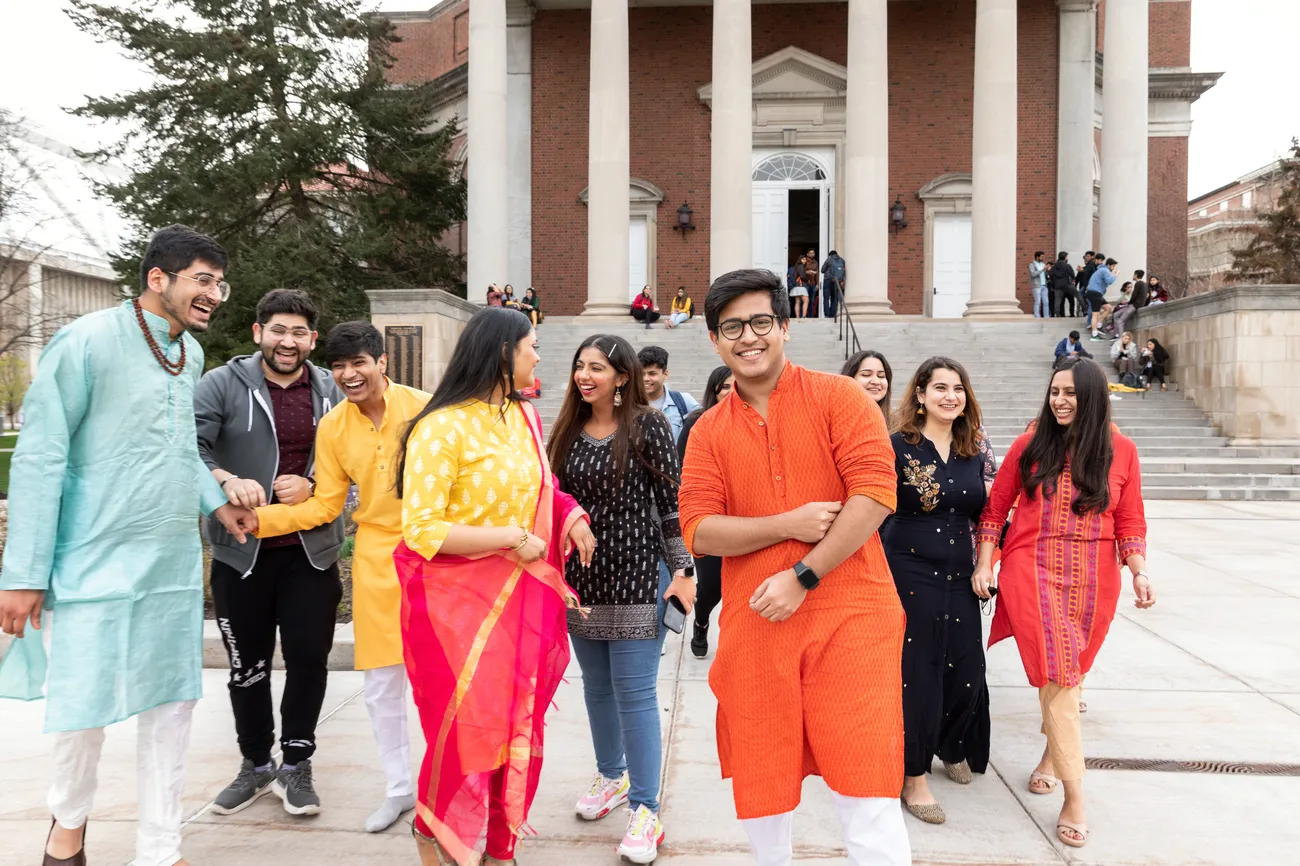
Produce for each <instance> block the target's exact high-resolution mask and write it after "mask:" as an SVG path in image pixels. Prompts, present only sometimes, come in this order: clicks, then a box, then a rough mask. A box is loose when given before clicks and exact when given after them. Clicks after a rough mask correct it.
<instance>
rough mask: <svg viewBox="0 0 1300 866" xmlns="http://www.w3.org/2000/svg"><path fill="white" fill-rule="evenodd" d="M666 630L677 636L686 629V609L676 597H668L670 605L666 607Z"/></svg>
mask: <svg viewBox="0 0 1300 866" xmlns="http://www.w3.org/2000/svg"><path fill="white" fill-rule="evenodd" d="M664 628H666V629H668V630H669V631H673V632H676V633H677V634H681V633H682V629H684V628H686V608H685V607H683V606H682V603H681V601H679V600H678V598H677V596H675V595H670V596H668V604H666V605H664Z"/></svg>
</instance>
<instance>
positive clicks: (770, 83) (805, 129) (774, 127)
mask: <svg viewBox="0 0 1300 866" xmlns="http://www.w3.org/2000/svg"><path fill="white" fill-rule="evenodd" d="M752 69H753V72H752V75H753V78H752V82H753V99H754V114H753V124H754V135H753V146H754V148H755V149H758V148H779V149H783V150H803V149H806V148H819V147H830V148H834V150H835V155H834V159H833V160H822V161H823V162H829V163H830V165H829V171H828V175H829V176H830V177H833V178H834V186H833V191H832V194H831V205H832V207H833V209H834V210H833V216H832V219H831V224H832V226H834V229H833V231H832V232H831V237H830V238H829V240H828V243H829V244H830V247H831V248H832V249H836V248H838V249H843V248H844V237H843V228H842V227H843V225H844V196H845V190H844V187H843V183H844V181H843V174H844V173H843V172H842V171H840V167H841V166H842V165H843V164H844V162H843V161H844V141H845V132H846V129H847V126H846V122H845V121H846V114H845V110H846V107H845V94H846V93H847V91H848V75H849V71H848V69H847V68H846V67H844V66H841V65H840V64H838V63H835V62H834V61H832V60H827V59H826V58H825V57H820V56H818V55H816V54H813V53H812V52H811V51H805V50H804V49H802V48H796V47H795V46H793V45H791V46H787V47H785V48H782V49H781V50H780V51H777V52H775V53H773V54H769V55H767V56H766V57H763V58H761V59H759V60H756V61H754V64H753V67H752ZM696 95H697V96H698V97H699V100H700V101H701V102H703V103H704V104H705V105H706V106H709V107H710V109H711V108H712V103H713V84H712V82H710V83H708V84H705V85H704V86H703V87H700V88H699V89H698V90H697V91H696Z"/></svg>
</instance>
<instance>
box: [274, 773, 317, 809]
mask: <svg viewBox="0 0 1300 866" xmlns="http://www.w3.org/2000/svg"><path fill="white" fill-rule="evenodd" d="M272 787H273V789H274V791H275V793H276V794H278V795H279V796H280V799H281V800H283V801H284V811H286V812H288V813H289V814H290V815H316V814H318V813H319V812H320V797H318V796H316V788H315V787H314V786H313V785H312V782H311V761H310V760H304V761H299V762H298V764H297V766H295V767H293V768H292V769H290V768H288V767H281V768H280V769H279V771H278V772H276V774H275V782H274V783H273V786H272Z"/></svg>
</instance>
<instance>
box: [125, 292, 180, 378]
mask: <svg viewBox="0 0 1300 866" xmlns="http://www.w3.org/2000/svg"><path fill="white" fill-rule="evenodd" d="M131 306H133V307H134V308H135V320H136V321H137V322H139V323H140V330H141V331H143V332H144V339H145V341H146V342H147V343H148V344H149V350H150V351H152V352H153V356H154V359H155V360H157V361H158V364H159V366H161V367H162V368H163V369H164V370H165V371H167V372H168V373H170V374H172V375H173V376H179V375H180V374H181V371H182V370H184V369H185V340H184V339H182V340H181V359H180V360H179V361H172V360H170V359H168V357H167V353H166V352H164V351H163V350H162V349H161V348H160V347H159V346H158V341H157V340H155V339H154V338H153V332H152V331H150V330H149V323H148V322H146V321H145V320H144V308H143V307H141V306H140V299H139V298H136V299H135V300H133V301H131Z"/></svg>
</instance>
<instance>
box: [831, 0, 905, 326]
mask: <svg viewBox="0 0 1300 866" xmlns="http://www.w3.org/2000/svg"><path fill="white" fill-rule="evenodd" d="M886 6H887V3H886V0H849V45H850V46H852V48H851V50H850V51H849V65H848V82H847V87H848V91H847V93H846V94H845V117H846V134H845V139H844V175H845V176H844V195H845V200H844V253H843V255H844V259H845V262H846V264H847V268H848V276H847V277H845V283H844V301H845V303H846V305H847V306H848V309H849V312H850V313H852V314H853V315H855V316H859V315H867V316H872V315H889V314H892V313H893V312H894V310H893V307H892V306H891V305H890V303H889V206H890V199H889V27H888V22H889V13H888V10H887V9H886Z"/></svg>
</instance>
